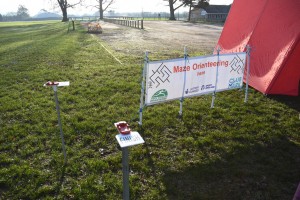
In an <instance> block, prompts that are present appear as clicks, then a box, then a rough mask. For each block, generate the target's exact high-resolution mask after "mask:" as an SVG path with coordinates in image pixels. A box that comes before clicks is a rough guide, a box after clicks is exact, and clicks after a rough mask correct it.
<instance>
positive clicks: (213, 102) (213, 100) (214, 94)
mask: <svg viewBox="0 0 300 200" xmlns="http://www.w3.org/2000/svg"><path fill="white" fill-rule="evenodd" d="M220 51H221V48H220V47H218V49H217V52H218V63H219V62H220ZM218 76H219V65H217V73H216V83H215V91H214V93H213V96H212V100H211V105H210V108H214V104H215V99H216V92H217V84H218Z"/></svg>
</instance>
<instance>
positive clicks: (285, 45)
mask: <svg viewBox="0 0 300 200" xmlns="http://www.w3.org/2000/svg"><path fill="white" fill-rule="evenodd" d="M248 44H249V45H250V46H251V48H252V51H251V58H250V76H249V85H250V86H252V87H254V88H255V89H257V90H259V91H260V92H262V93H264V94H284V95H293V96H297V95H299V94H298V93H299V89H298V87H299V84H300V0H287V1H282V0H251V1H249V0H234V2H233V4H232V6H231V9H230V12H229V15H228V18H227V20H226V23H225V25H224V28H223V31H222V33H221V36H220V38H219V41H218V44H217V46H220V47H221V49H222V51H221V53H230V52H241V51H245V47H246V45H248Z"/></svg>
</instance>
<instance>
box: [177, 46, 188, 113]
mask: <svg viewBox="0 0 300 200" xmlns="http://www.w3.org/2000/svg"><path fill="white" fill-rule="evenodd" d="M187 57H188V54H187V48H186V46H184V66H185V67H186V64H187ZM183 81H184V82H183V90H182V96H181V99H180V110H179V116H182V106H183V101H184V91H185V83H186V71H184V80H183Z"/></svg>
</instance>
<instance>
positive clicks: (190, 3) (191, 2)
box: [182, 0, 196, 21]
mask: <svg viewBox="0 0 300 200" xmlns="http://www.w3.org/2000/svg"><path fill="white" fill-rule="evenodd" d="M182 1H183V3H184V6H189V7H190V8H189V17H188V21H190V20H191V11H192V7H194V5H195V1H196V0H182Z"/></svg>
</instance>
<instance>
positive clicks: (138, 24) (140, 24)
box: [103, 17, 144, 29]
mask: <svg viewBox="0 0 300 200" xmlns="http://www.w3.org/2000/svg"><path fill="white" fill-rule="evenodd" d="M103 21H105V22H109V23H114V24H119V25H123V26H129V27H133V28H138V29H144V20H134V19H133V18H132V17H127V18H124V19H115V18H104V19H103Z"/></svg>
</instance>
